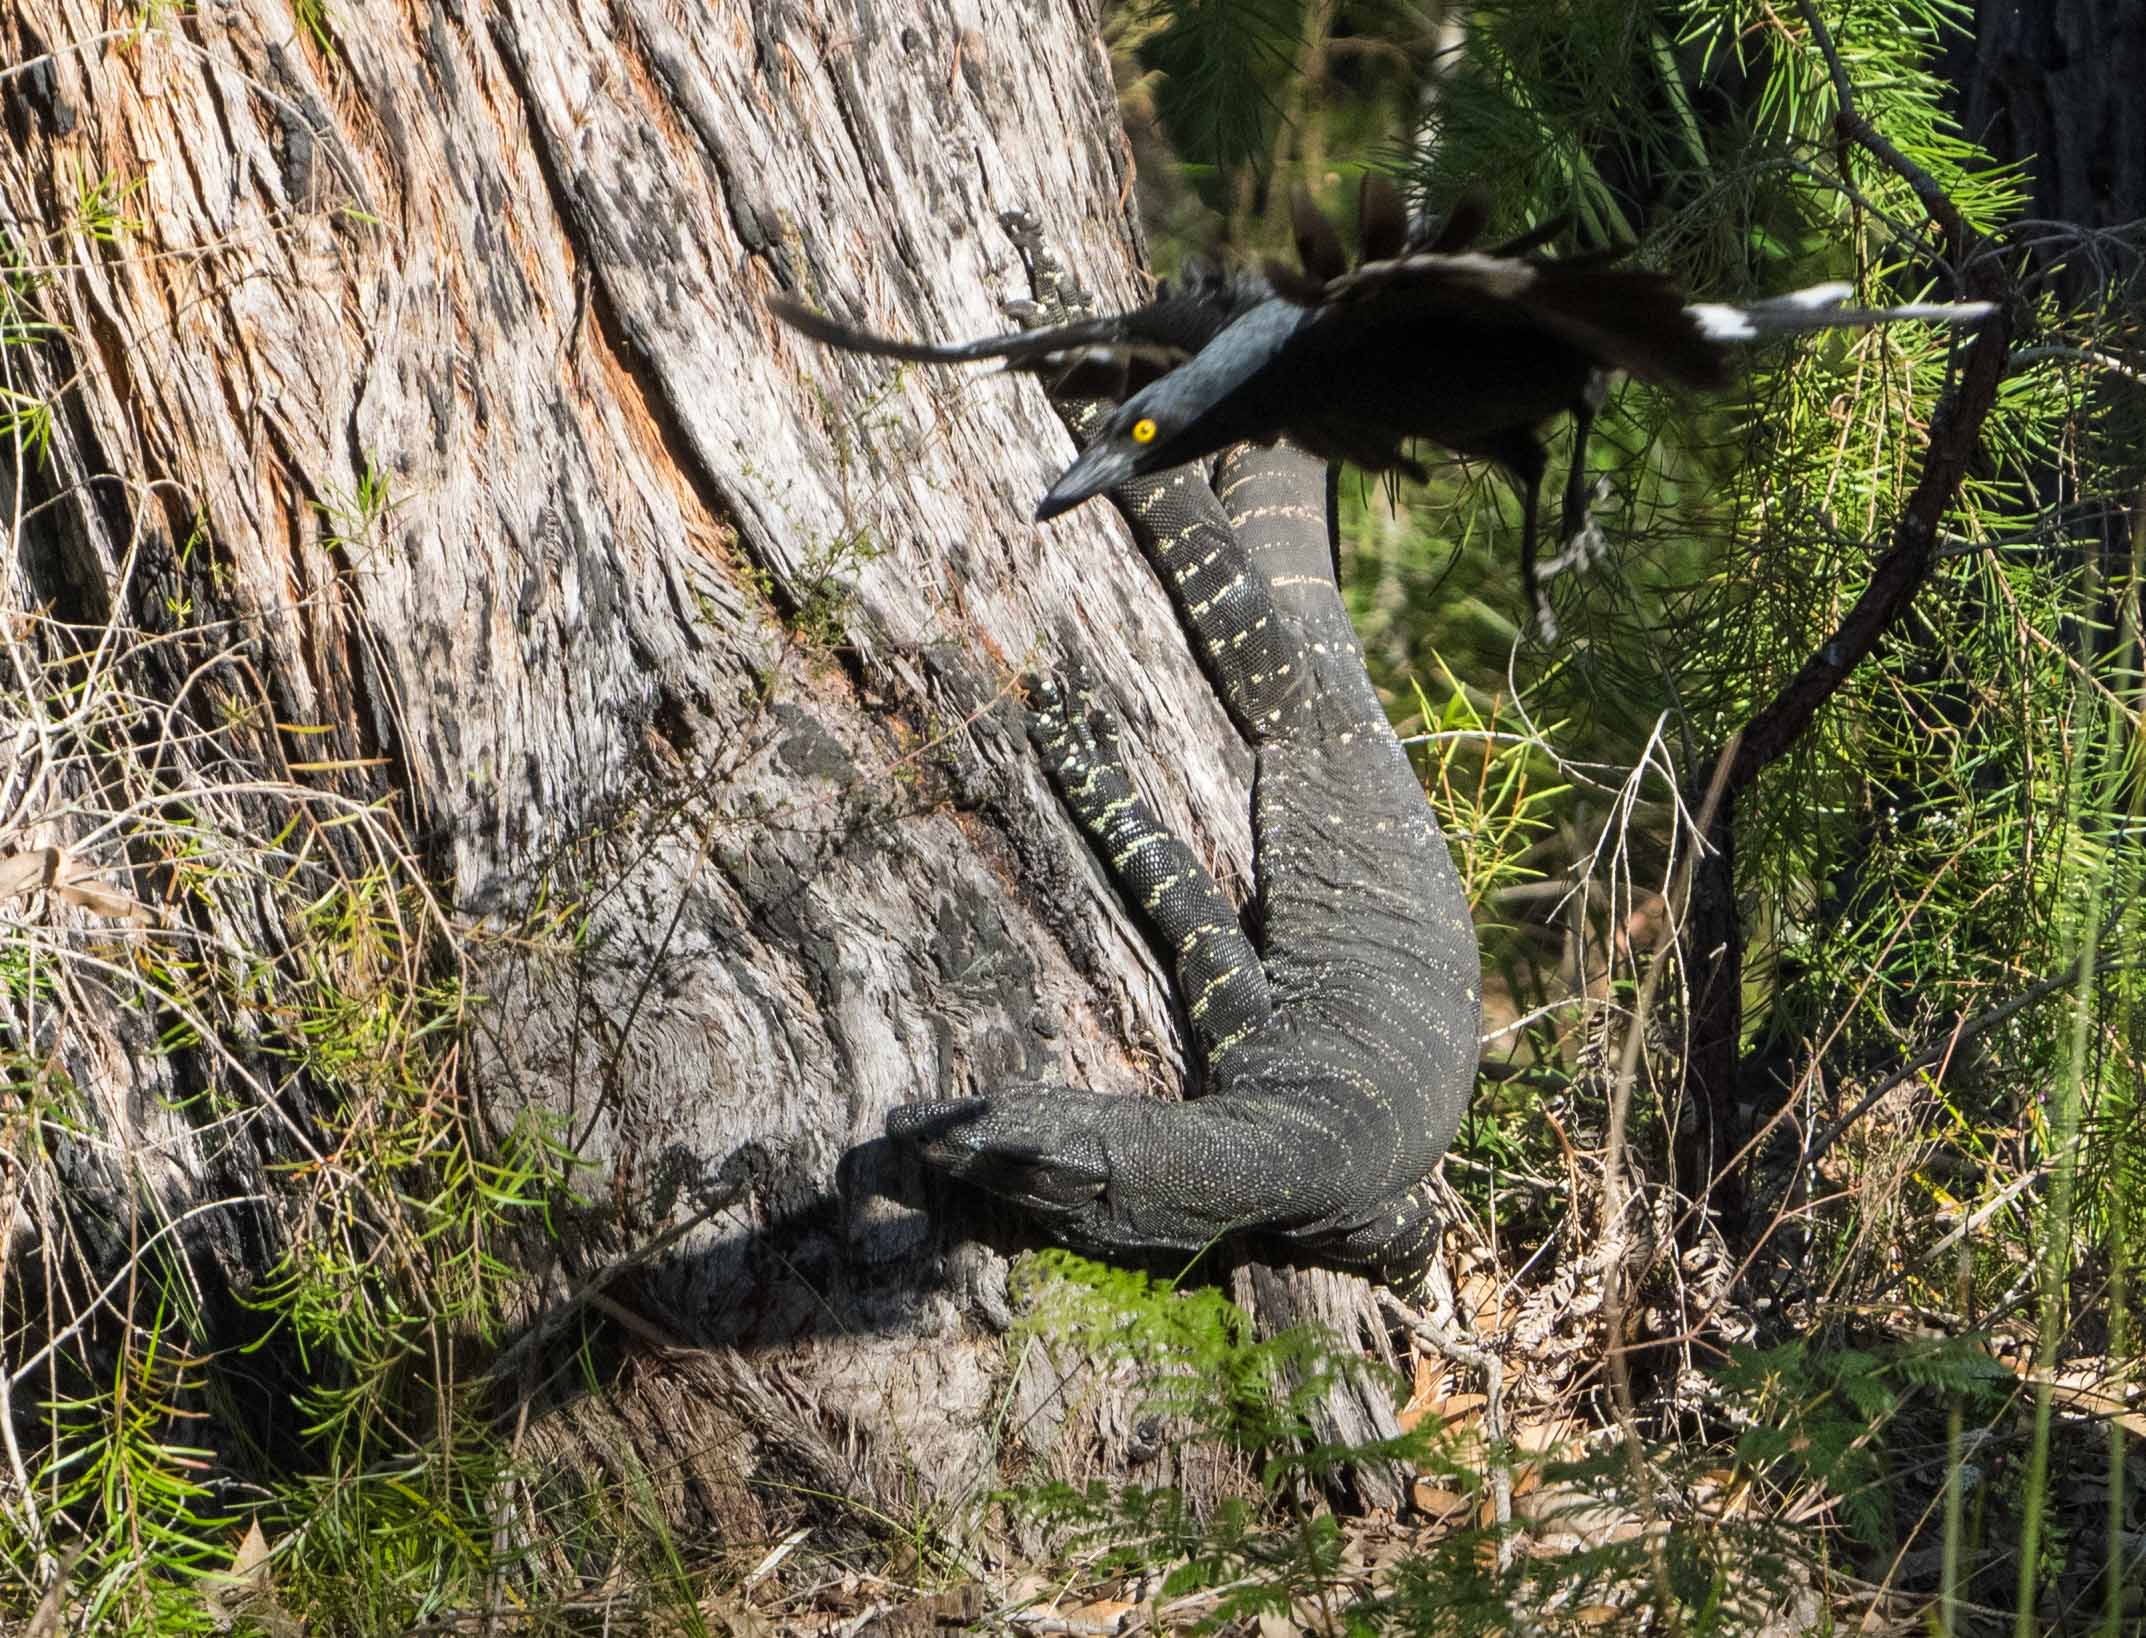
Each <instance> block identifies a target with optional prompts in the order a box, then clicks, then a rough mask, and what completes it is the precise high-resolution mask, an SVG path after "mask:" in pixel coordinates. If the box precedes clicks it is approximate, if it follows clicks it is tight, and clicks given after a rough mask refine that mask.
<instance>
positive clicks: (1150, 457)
mask: <svg viewBox="0 0 2146 1638" xmlns="http://www.w3.org/2000/svg"><path fill="white" fill-rule="evenodd" d="M1294 203H1295V229H1296V239H1297V250H1298V255H1299V258H1300V260H1301V262H1302V270H1301V271H1298V270H1294V269H1288V268H1283V267H1280V266H1277V265H1274V264H1271V263H1270V264H1269V265H1268V266H1267V267H1266V268H1264V269H1263V270H1261V271H1260V272H1257V273H1251V272H1238V273H1234V274H1219V273H1214V272H1211V271H1207V270H1204V269H1203V270H1201V271H1199V272H1196V273H1195V274H1194V275H1193V276H1192V277H1190V278H1189V279H1187V280H1185V281H1183V282H1181V283H1179V284H1176V285H1169V284H1165V285H1164V286H1162V287H1161V288H1160V289H1159V290H1158V291H1157V293H1156V296H1155V299H1154V300H1153V301H1151V302H1148V303H1147V304H1145V305H1144V306H1141V307H1137V308H1134V309H1132V310H1130V311H1128V312H1124V313H1115V314H1107V315H1104V316H1102V317H1098V318H1093V319H1084V320H1079V321H1076V322H1074V323H1070V324H1059V325H1053V326H1050V327H1047V328H1043V329H1032V330H1019V331H1015V332H1013V333H1011V334H1008V335H999V336H987V337H984V338H982V339H980V340H976V341H967V342H955V343H949V344H937V343H927V342H906V341H897V340H894V339H891V338H889V337H885V336H876V335H872V334H870V333H869V332H866V331H863V330H858V329H853V328H851V327H850V326H848V325H844V324H840V323H838V322H836V321H835V320H833V319H829V318H826V317H823V316H821V315H819V314H815V313H812V312H810V311H808V310H807V309H805V308H804V307H803V306H801V305H800V304H799V303H797V302H795V301H792V300H790V299H789V298H787V297H776V298H774V299H772V300H771V301H770V303H769V305H770V307H771V308H772V309H773V311H774V312H775V314H776V316H777V317H779V318H781V319H782V320H783V321H784V322H786V323H788V324H791V325H793V326H795V327H796V328H797V329H799V330H802V331H804V332H805V333H806V334H807V335H809V336H812V337H813V338H814V339H816V340H819V341H823V342H826V343H828V344H829V345H831V346H836V347H842V348H846V349H848V350H849V351H852V352H860V353H870V354H874V355H877V356H880V357H884V358H898V359H907V360H911V361H913V362H917V363H927V364H957V363H970V362H976V361H980V360H986V359H998V360H1002V361H1004V363H1005V364H1006V365H1007V367H1009V368H1011V369H1016V370H1023V371H1028V372H1032V373H1037V374H1047V375H1049V376H1051V377H1052V379H1053V390H1054V391H1056V392H1059V393H1061V394H1064V395H1066V396H1072V397H1091V396H1092V397H1096V398H1115V399H1119V400H1121V402H1119V403H1118V405H1117V407H1116V408H1115V409H1114V410H1113V411H1112V412H1111V413H1110V414H1109V415H1108V416H1107V417H1106V418H1105V419H1104V420H1103V422H1102V423H1101V425H1100V427H1099V428H1098V429H1097V432H1096V435H1095V437H1094V438H1093V440H1092V441H1091V442H1090V443H1089V444H1088V446H1087V448H1085V449H1084V450H1082V451H1081V454H1080V457H1079V458H1078V459H1077V460H1075V461H1074V462H1073V464H1072V465H1071V466H1069V467H1067V468H1066V470H1065V471H1064V472H1063V473H1061V474H1060V475H1059V477H1058V480H1057V482H1055V483H1054V484H1052V485H1051V487H1050V490H1049V492H1048V493H1047V494H1046V495H1045V496H1044V497H1043V500H1042V503H1041V504H1040V505H1039V506H1038V507H1037V508H1036V518H1037V521H1038V522H1041V521H1043V520H1044V519H1046V518H1053V517H1056V516H1057V515H1058V514H1059V513H1061V512H1064V511H1067V510H1069V509H1070V508H1072V507H1074V506H1077V505H1079V504H1080V503H1081V502H1082V501H1084V500H1088V499H1089V498H1091V497H1092V496H1095V495H1099V494H1101V493H1103V492H1104V491H1105V490H1107V489H1111V488H1114V487H1116V486H1117V485H1119V484H1121V483H1124V482H1125V481H1126V480H1127V479H1129V478H1133V477H1138V476H1142V475H1145V474H1147V473H1151V472H1158V471H1161V470H1163V469H1165V468H1168V467H1173V466H1181V465H1183V464H1185V463H1186V462H1188V461H1195V460H1198V459H1200V458H1201V457H1203V456H1208V455H1213V454H1215V453H1217V452H1218V451H1220V450H1223V449H1226V448H1228V447H1229V446H1230V445H1232V444H1235V443H1240V442H1246V441H1251V442H1259V443H1271V442H1272V441H1273V440H1274V439H1276V438H1277V437H1286V438H1288V439H1289V440H1290V441H1291V442H1293V443H1296V444H1299V445H1301V446H1303V447H1304V448H1305V449H1308V450H1310V451H1311V452H1312V453H1313V454H1315V455H1321V456H1324V457H1326V458H1327V459H1328V460H1341V461H1351V462H1354V463H1355V464H1356V465H1358V466H1360V467H1363V468H1365V469H1366V470H1368V471H1373V472H1385V471H1394V470H1398V471H1402V472H1406V473H1408V474H1410V475H1411V476H1414V477H1416V478H1418V479H1419V480H1420V479H1421V478H1422V477H1423V476H1424V471H1423V468H1422V466H1421V465H1420V464H1418V463H1417V462H1416V461H1414V460H1412V459H1411V458H1410V457H1409V455H1408V453H1407V446H1408V445H1409V443H1410V442H1411V441H1412V440H1414V439H1417V438H1426V439H1429V440H1430V441H1431V442H1433V443H1436V444H1441V445H1443V446H1444V447H1445V448H1447V449H1449V450H1452V451H1453V452H1454V453H1455V454H1458V455H1473V456H1482V457H1485V458H1487V459H1489V460H1491V461H1493V462H1495V463H1497V465H1499V466H1500V467H1502V468H1503V469H1504V470H1505V471H1506V472H1507V473H1508V474H1509V475H1510V476H1511V477H1512V479H1513V481H1514V485H1515V487H1516V488H1517V489H1518V490H1519V493H1520V500H1521V542H1520V559H1521V574H1522V578H1523V580H1524V581H1525V583H1526V590H1527V594H1528V600H1529V605H1530V608H1531V610H1532V612H1533V614H1534V617H1535V620H1536V622H1537V625H1538V627H1539V629H1540V631H1541V634H1542V636H1543V638H1544V640H1545V641H1549V640H1551V639H1552V638H1553V637H1554V635H1555V632H1556V624H1555V621H1554V620H1553V619H1552V618H1551V615H1550V609H1549V600H1548V598H1547V597H1546V596H1545V595H1544V594H1543V591H1542V589H1541V585H1540V583H1539V576H1538V574H1537V571H1536V535H1537V521H1536V514H1537V509H1538V495H1539V492H1540V489H1541V485H1542V478H1543V473H1544V470H1545V468H1546V465H1547V455H1546V452H1545V450H1544V448H1543V443H1542V437H1541V428H1542V426H1543V424H1544V423H1545V422H1547V421H1549V420H1551V419H1552V418H1553V417H1555V416H1557V415H1559V414H1561V413H1570V414H1571V415H1573V417H1574V418H1575V424H1576V433H1575V438H1574V457H1573V466H1572V472H1571V476H1570V478H1569V480H1568V482H1567V484H1566V489H1565V497H1564V499H1565V515H1564V530H1565V534H1566V536H1567V538H1568V539H1569V538H1571V537H1572V536H1574V535H1576V534H1577V532H1578V531H1579V529H1580V528H1581V527H1582V526H1583V525H1584V522H1585V498H1584V489H1585V472H1584V468H1583V466H1582V456H1583V454H1584V449H1585V444H1586V439H1587V431H1588V427H1589V424H1590V422H1591V421H1592V418H1593V415H1594V412H1595V410H1596V408H1597V407H1599V405H1600V402H1601V393H1602V377H1603V376H1604V374H1605V373H1606V372H1609V371H1617V370H1621V371H1623V372H1624V373H1626V374H1627V375H1632V376H1636V377H1638V378H1639V379H1640V380H1642V381H1648V382H1653V383H1656V384H1658V385H1662V386H1673V387H1686V388H1703V389H1710V390H1711V389H1718V388H1721V387H1724V386H1726V385H1727V384H1728V382H1729V380H1730V375H1731V372H1730V368H1729V352H1728V344H1729V343H1731V342H1741V341H1750V340H1754V339H1756V338H1758V337H1760V336H1764V335H1768V334H1779V333H1787V332H1794V331H1800V330H1824V329H1834V328H1841V327H1852V326H1860V325H1869V324H1879V323H1884V322H1887V321H1889V320H1893V319H1908V318H1921V319H1932V320H1936V321H1939V322H1943V323H1949V324H1961V323H1967V322H1970V321H1972V320H1974V319H1978V318H1980V317H1982V316H1983V315H1984V314H1985V313H1987V312H1988V311H1989V304H1988V303H1986V302H1959V303H1918V304H1914V305H1909V306H1902V307H1888V308H1879V309H1868V308H1850V307H1846V306H1844V305H1843V303H1845V302H1846V300H1847V299H1848V297H1849V296H1850V294H1851V293H1852V292H1851V291H1850V289H1849V287H1848V286H1846V285H1841V284H1826V285H1816V286H1813V287H1812V288H1810V289H1807V290H1799V291H1796V292H1794V293H1793V294H1790V295H1786V296H1778V297H1775V298H1773V299H1771V300H1767V301H1759V302H1752V303H1748V304H1743V305H1727V304H1720V303H1712V302H1696V303H1687V302H1686V301H1685V300H1684V295H1683V292H1682V291H1681V290H1680V289H1679V288H1678V286H1677V284H1676V282H1675V280H1673V279H1672V278H1671V277H1670V276H1669V275H1668V274H1666V273H1660V272H1654V271H1649V270H1645V269H1638V268H1623V267H1614V266H1611V265H1609V261H1610V258H1609V257H1607V256H1603V255H1587V256H1576V257H1570V258H1565V259H1562V260H1553V259H1548V258H1544V257H1540V256H1537V255H1534V254H1532V252H1533V251H1534V250H1535V249H1537V248H1538V247H1539V246H1540V244H1541V243H1543V242H1544V241H1545V240H1547V239H1548V238H1550V237H1552V236H1554V234H1555V233H1556V231H1557V227H1556V226H1555V225H1553V226H1551V227H1548V228H1544V229H1541V230H1538V231H1537V232H1535V233H1531V234H1529V235H1527V236H1526V237H1524V238H1522V239H1519V240H1515V241H1513V242H1511V243H1509V244H1506V245H1501V246H1499V247H1497V248H1496V249H1493V250H1489V251H1474V250H1470V249H1468V248H1467V246H1468V245H1469V244H1470V243H1472V242H1473V240H1474V238H1475V237H1476V235H1477V234H1478V233H1479V232H1480V230H1481V227H1482V223H1483V216H1484V213H1483V211H1482V210H1481V208H1480V207H1479V206H1476V205H1472V204H1464V205H1463V206H1462V207H1460V209H1458V210H1457V211H1456V212H1455V215H1454V216H1453V217H1452V218H1449V219H1448V221H1447V222H1446V223H1445V225H1444V226H1443V228H1442V229H1440V230H1439V231H1438V232H1436V233H1435V234H1433V233H1430V232H1428V231H1420V232H1415V233H1412V232H1411V230H1410V228H1409V225H1408V220H1407V215H1406V212H1405V210H1404V208H1403V206H1402V204H1401V201H1400V196H1399V194H1398V193H1397V192H1396V191H1395V189H1394V188H1393V185H1392V184H1391V183H1390V182H1388V181H1387V180H1386V179H1385V178H1383V177H1380V176H1376V175H1371V176H1366V178H1365V179H1364V184H1363V191H1362V193H1361V195H1360V197H1359V202H1358V203H1359V212H1358V215H1359V220H1358V243H1359V254H1360V260H1359V262H1358V263H1357V265H1356V266H1354V267H1351V266H1349V265H1348V262H1347V258H1346V256H1345V255H1344V253H1343V251H1342V248H1341V242H1340V238H1339V236H1338V234H1337V233H1336V232H1335V230H1334V227H1333V224H1332V223H1330V222H1329V221H1328V220H1327V219H1326V217H1325V216H1324V215H1323V214H1322V213H1321V212H1320V211H1319V210H1318V209H1317V208H1316V207H1315V206H1314V205H1313V204H1312V203H1311V201H1310V198H1309V196H1308V195H1306V194H1304V193H1303V192H1302V191H1301V190H1300V191H1299V192H1298V194H1297V195H1296V198H1295V201H1294Z"/></svg>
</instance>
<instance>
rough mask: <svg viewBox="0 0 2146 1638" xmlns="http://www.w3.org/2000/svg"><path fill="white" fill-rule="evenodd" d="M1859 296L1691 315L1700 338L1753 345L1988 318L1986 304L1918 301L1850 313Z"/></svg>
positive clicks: (1778, 299) (1775, 301) (1842, 288)
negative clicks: (1902, 322)
mask: <svg viewBox="0 0 2146 1638" xmlns="http://www.w3.org/2000/svg"><path fill="white" fill-rule="evenodd" d="M1854 294H1855V290H1854V288H1853V286H1850V285H1846V284H1814V285H1811V286H1810V287H1809V288H1808V289H1804V290H1792V291H1790V292H1789V293H1788V294H1787V295H1785V296H1773V297H1770V298H1768V299H1767V300H1765V301H1754V302H1711V301H1697V302H1693V303H1692V304H1691V305H1690V306H1689V307H1687V308H1686V309H1685V311H1686V312H1687V313H1689V314H1690V315H1691V319H1692V322H1693V323H1694V324H1696V325H1698V327H1699V333H1700V334H1701V335H1704V336H1707V337H1709V338H1711V339H1712V340H1715V341H1753V340H1756V339H1757V338H1758V337H1760V336H1764V335H1793V334H1795V333H1797V332H1799V331H1805V330H1853V329H1862V328H1865V327H1867V326H1869V325H1873V324H1891V323H1893V322H1894V321H1896V320H1899V319H1923V320H1927V321H1928V322H1930V323H1932V324H1972V323H1974V322H1975V321H1976V320H1977V319H1981V318H1984V317H1986V316H1988V314H1989V313H1990V311H1991V309H1992V307H1993V306H1994V304H1993V303H1991V302H1986V301H1917V302H1904V303H1902V304H1901V305H1900V306H1897V307H1849V306H1846V305H1844V304H1845V303H1846V302H1847V300H1848V298H1849V297H1850V296H1852V295H1854Z"/></svg>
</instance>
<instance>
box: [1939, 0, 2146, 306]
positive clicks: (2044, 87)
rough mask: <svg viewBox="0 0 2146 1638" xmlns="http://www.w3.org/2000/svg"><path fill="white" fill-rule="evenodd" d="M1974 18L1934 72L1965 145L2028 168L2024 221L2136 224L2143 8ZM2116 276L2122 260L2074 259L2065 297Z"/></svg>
mask: <svg viewBox="0 0 2146 1638" xmlns="http://www.w3.org/2000/svg"><path fill="white" fill-rule="evenodd" d="M1974 14H1975V15H1974V23H1973V27H1972V32H1971V33H1965V34H1960V35H1956V36H1954V37H1953V43H1952V46H1951V49H1950V51H1949V52H1948V53H1947V60H1946V62H1945V65H1944V66H1945V71H1946V75H1947V77H1948V78H1949V79H1951V80H1952V82H1953V84H1954V85H1955V86H1956V87H1958V106H1959V116H1960V123H1961V126H1962V128H1963V129H1964V130H1965V132H1966V134H1967V137H1968V139H1969V140H1970V141H1973V142H1978V143H1980V144H1981V145H1982V146H1983V147H1984V148H1985V149H1987V150H1988V152H1989V154H1990V155H1991V157H1992V158H1994V159H1997V160H1999V161H2000V162H2003V163H2015V164H2016V163H2021V162H2024V163H2025V164H2026V166H2027V169H2028V174H2029V176H2030V177H2032V179H2033V193H2032V196H2031V199H2030V202H2029V204H2028V207H2027V214H2028V215H2029V216H2031V217H2035V218H2038V219H2040V220H2042V221H2044V222H2062V223H2066V224H2068V225H2070V226H2073V227H2077V228H2083V229H2087V230H2089V231H2092V230H2098V229H2106V228H2113V227H2118V226H2121V225H2122V224H2124V223H2127V222H2134V221H2136V220H2137V219H2138V217H2139V213H2140V211H2141V209H2142V208H2146V103H2142V102H2141V100H2140V97H2139V86H2140V84H2141V82H2142V81H2146V11H2142V10H2141V9H2140V8H2139V6H2138V5H2136V4H2135V3H2134V0H2036V3H2034V4H2022V3H2021V0H1976V4H1975V7H1974ZM2047 248H2049V247H2045V252H2046V249H2047ZM2058 253H2059V254H2066V255H2070V254H2072V249H2071V247H2070V246H2069V245H2066V246H2063V247H2062V248H2061V250H2059V252H2058ZM2118 270H2122V271H2124V272H2129V271H2130V270H2131V269H2130V268H2129V267H2128V266H2127V265H2126V264H2125V262H2124V259H2123V258H2122V257H2121V256H2118V257H2116V258H2115V259H2113V260H2103V259H2100V258H2095V257H2075V258H2074V261H2073V267H2072V271H2071V293H2072V294H2074V295H2076V294H2078V293H2079V292H2080V291H2081V290H2083V289H2085V288H2087V287H2088V285H2089V284H2090V283H2091V282H2092V281H2093V280H2094V278H2095V277H2096V275H2097V274H2099V275H2100V276H2104V277H2105V276H2107V275H2108V274H2109V273H2111V272H2114V271H2118Z"/></svg>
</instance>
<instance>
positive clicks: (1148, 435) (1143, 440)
mask: <svg viewBox="0 0 2146 1638" xmlns="http://www.w3.org/2000/svg"><path fill="white" fill-rule="evenodd" d="M1156 431H1157V428H1156V426H1155V423H1154V422H1153V421H1151V420H1150V419H1148V417H1146V416H1145V415H1143V416H1141V417H1140V419H1139V420H1137V421H1135V422H1134V423H1133V442H1134V443H1136V444H1152V443H1153V442H1154V441H1155V433H1156Z"/></svg>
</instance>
